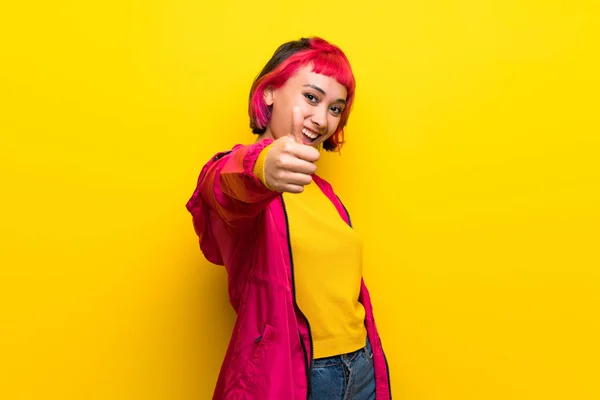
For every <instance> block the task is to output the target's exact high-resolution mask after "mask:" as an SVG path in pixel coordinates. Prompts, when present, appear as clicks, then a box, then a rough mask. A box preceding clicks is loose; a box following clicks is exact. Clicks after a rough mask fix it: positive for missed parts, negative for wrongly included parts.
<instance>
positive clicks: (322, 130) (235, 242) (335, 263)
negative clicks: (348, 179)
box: [187, 37, 391, 400]
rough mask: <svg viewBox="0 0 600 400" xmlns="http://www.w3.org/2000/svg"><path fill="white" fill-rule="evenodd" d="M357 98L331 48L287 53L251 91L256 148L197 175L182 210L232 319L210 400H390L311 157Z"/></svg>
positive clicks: (338, 212)
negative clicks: (225, 291) (221, 269)
mask: <svg viewBox="0 0 600 400" xmlns="http://www.w3.org/2000/svg"><path fill="white" fill-rule="evenodd" d="M354 89H355V82H354V76H353V73H352V69H351V67H350V63H349V62H348V60H347V58H346V56H345V55H344V53H343V52H342V51H341V50H340V49H339V48H338V47H337V46H335V45H333V44H330V43H328V42H327V41H325V40H323V39H321V38H316V37H315V38H308V39H307V38H303V39H301V40H298V41H292V42H288V43H284V44H283V45H281V46H280V47H279V48H278V49H277V50H276V51H275V53H274V54H273V57H272V58H271V59H270V60H269V62H268V63H267V64H266V66H265V67H264V69H263V70H262V72H261V73H260V74H259V75H258V77H257V78H256V80H255V81H254V84H253V85H252V89H251V91H250V100H249V114H250V126H251V128H252V131H253V132H254V133H255V134H258V138H257V141H256V143H254V144H251V145H236V146H234V147H233V148H232V149H231V150H229V151H224V152H220V153H217V154H216V155H215V156H214V157H212V158H211V159H210V160H209V161H208V163H207V164H206V165H205V166H204V168H203V169H202V171H201V173H200V177H199V179H198V184H197V187H196V190H195V192H194V194H193V195H192V197H191V199H190V200H189V202H188V203H187V209H188V211H189V212H190V213H191V214H192V216H193V224H194V229H195V232H196V233H197V234H198V236H199V242H200V248H201V250H202V252H203V254H204V255H205V257H206V258H207V259H208V260H209V261H210V262H212V263H214V264H218V265H224V266H225V268H226V269H227V273H228V284H229V300H230V302H231V304H232V306H233V308H234V309H235V311H236V313H237V319H236V323H235V328H234V330H233V333H232V336H231V339H230V343H229V346H228V349H227V353H226V355H225V359H224V362H223V365H222V367H221V371H220V374H219V379H218V382H217V385H216V389H215V392H214V397H213V398H214V399H219V400H221V399H257V400H300V399H314V400H319V399H326V400H329V399H348V400H371V399H375V398H376V399H377V400H387V399H390V398H391V393H390V379H389V371H388V366H387V361H386V359H385V355H384V352H383V348H382V345H381V340H380V338H379V335H378V333H377V328H376V325H375V321H374V318H373V310H372V306H371V301H370V298H369V292H368V290H367V287H366V286H365V283H364V280H363V278H362V242H361V239H360V237H359V236H358V235H357V234H356V233H355V232H354V231H353V230H352V228H351V222H350V216H349V215H348V213H347V211H346V209H345V208H344V206H343V205H342V203H341V201H340V200H339V198H338V197H337V196H336V194H335V193H334V191H333V189H332V188H331V186H330V185H329V184H328V183H327V182H326V181H325V180H324V179H323V178H320V177H319V176H318V175H316V174H315V171H316V166H315V162H316V161H317V160H318V159H319V154H320V153H319V150H318V149H319V148H321V147H323V148H324V149H325V150H327V151H337V150H339V148H340V147H341V146H342V143H343V137H344V133H343V129H344V126H345V125H346V122H347V121H348V115H349V114H350V109H351V107H352V102H353V100H354Z"/></svg>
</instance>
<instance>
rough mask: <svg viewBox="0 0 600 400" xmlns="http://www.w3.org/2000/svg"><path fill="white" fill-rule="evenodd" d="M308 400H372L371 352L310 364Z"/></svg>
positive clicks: (369, 350) (363, 351)
mask: <svg viewBox="0 0 600 400" xmlns="http://www.w3.org/2000/svg"><path fill="white" fill-rule="evenodd" d="M311 378H312V379H311V383H312V385H311V386H312V392H311V396H310V398H311V400H373V399H375V374H374V372H373V351H372V350H371V344H370V343H369V340H368V339H367V344H366V346H365V347H363V348H362V349H360V350H357V351H354V352H352V353H348V354H342V355H339V356H333V357H326V358H319V359H316V360H314V362H313V368H312V370H311Z"/></svg>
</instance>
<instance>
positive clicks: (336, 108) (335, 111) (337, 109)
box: [329, 106, 343, 115]
mask: <svg viewBox="0 0 600 400" xmlns="http://www.w3.org/2000/svg"><path fill="white" fill-rule="evenodd" d="M329 109H330V110H331V111H332V112H333V114H334V115H341V114H342V111H343V110H342V107H340V106H333V107H330V108H329Z"/></svg>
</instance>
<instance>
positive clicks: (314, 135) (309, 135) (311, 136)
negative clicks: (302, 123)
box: [302, 128, 319, 139]
mask: <svg viewBox="0 0 600 400" xmlns="http://www.w3.org/2000/svg"><path fill="white" fill-rule="evenodd" d="M302 133H304V134H305V135H306V136H308V137H309V138H311V139H315V138H316V137H317V136H319V135H318V134H316V133H314V132H311V131H309V130H308V129H306V128H303V129H302Z"/></svg>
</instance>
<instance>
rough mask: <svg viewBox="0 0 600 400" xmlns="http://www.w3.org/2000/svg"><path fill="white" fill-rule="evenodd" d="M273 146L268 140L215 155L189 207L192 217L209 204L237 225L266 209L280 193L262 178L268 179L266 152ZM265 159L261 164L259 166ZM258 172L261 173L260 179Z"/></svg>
mask: <svg viewBox="0 0 600 400" xmlns="http://www.w3.org/2000/svg"><path fill="white" fill-rule="evenodd" d="M271 143H272V140H271V139H266V140H263V141H260V142H258V143H254V144H252V145H248V146H241V145H239V146H236V147H234V148H233V150H232V151H229V152H223V153H219V154H217V155H215V156H214V157H213V158H212V159H211V160H210V161H209V162H208V163H207V164H206V165H205V166H204V168H203V169H202V172H201V173H200V176H199V178H198V183H197V185H196V189H195V191H194V193H193V195H192V197H191V198H190V200H189V201H188V203H187V205H186V208H187V209H188V211H189V212H190V213H191V214H192V216H193V217H196V216H198V217H199V218H200V216H201V215H202V213H203V212H204V211H205V210H203V206H204V205H205V206H208V207H210V208H211V209H213V210H214V211H216V212H217V213H218V215H219V216H220V217H221V218H222V219H223V220H225V221H226V222H227V223H229V224H231V225H233V224H235V223H236V222H237V221H240V220H243V219H246V218H251V217H254V216H256V215H257V214H258V213H260V212H261V211H262V210H263V209H264V208H266V206H267V205H268V204H269V203H270V202H271V201H272V200H273V199H274V198H275V197H277V196H278V195H279V194H280V193H279V192H277V191H273V190H271V189H269V188H268V187H267V186H266V185H265V184H263V182H261V179H260V178H259V176H261V177H262V179H263V180H264V160H265V157H266V153H267V152H263V150H264V149H265V148H266V147H267V146H269V145H270V144H271ZM267 151H268V150H267ZM261 156H262V161H261V164H258V166H257V161H258V160H259V158H261ZM255 170H256V171H259V174H258V175H259V176H257V174H256V173H255V172H254V171H255Z"/></svg>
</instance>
